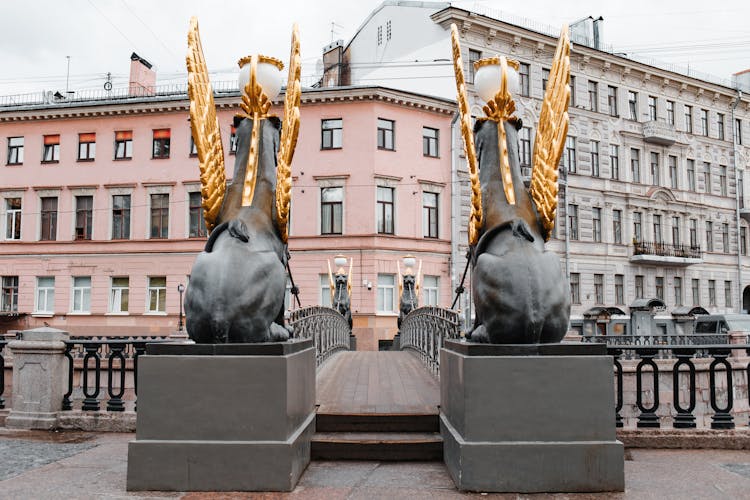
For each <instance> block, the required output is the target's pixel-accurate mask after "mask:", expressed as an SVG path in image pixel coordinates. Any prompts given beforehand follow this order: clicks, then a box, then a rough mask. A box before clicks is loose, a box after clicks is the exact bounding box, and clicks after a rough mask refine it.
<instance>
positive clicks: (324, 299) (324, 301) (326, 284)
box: [319, 274, 332, 307]
mask: <svg viewBox="0 0 750 500" xmlns="http://www.w3.org/2000/svg"><path fill="white" fill-rule="evenodd" d="M319 282H320V287H319V289H320V305H321V306H323V307H332V305H331V282H330V281H329V278H328V275H327V274H321V275H320V279H319Z"/></svg>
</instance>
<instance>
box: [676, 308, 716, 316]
mask: <svg viewBox="0 0 750 500" xmlns="http://www.w3.org/2000/svg"><path fill="white" fill-rule="evenodd" d="M696 314H708V311H706V310H705V309H703V308H702V307H701V306H683V307H678V308H677V309H674V310H672V316H695V315H696Z"/></svg>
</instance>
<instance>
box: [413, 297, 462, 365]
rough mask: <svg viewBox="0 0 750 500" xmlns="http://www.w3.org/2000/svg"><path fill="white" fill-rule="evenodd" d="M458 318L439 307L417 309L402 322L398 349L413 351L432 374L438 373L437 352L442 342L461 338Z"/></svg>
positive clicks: (454, 313)
mask: <svg viewBox="0 0 750 500" xmlns="http://www.w3.org/2000/svg"><path fill="white" fill-rule="evenodd" d="M460 326H461V325H460V319H459V314H458V312H456V311H453V310H451V309H445V308H442V307H433V306H426V307H419V308H417V309H414V310H413V311H412V312H410V313H409V314H407V315H406V317H405V318H404V320H403V321H402V322H401V331H400V336H401V349H411V350H413V351H415V352H416V353H417V354H418V355H419V357H420V358H421V359H422V362H423V363H424V364H425V365H426V366H427V368H429V369H430V370H432V371H433V372H434V373H439V372H440V349H441V348H442V347H443V345H444V344H445V339H455V338H459V336H460V333H461V331H460Z"/></svg>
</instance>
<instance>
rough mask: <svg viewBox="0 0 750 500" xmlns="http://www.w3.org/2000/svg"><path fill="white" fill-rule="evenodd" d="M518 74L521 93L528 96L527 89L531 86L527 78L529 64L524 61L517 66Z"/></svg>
mask: <svg viewBox="0 0 750 500" xmlns="http://www.w3.org/2000/svg"><path fill="white" fill-rule="evenodd" d="M518 75H519V76H520V83H521V95H522V96H527V97H528V96H529V93H530V92H529V89H530V88H531V85H530V79H529V65H528V64H526V63H521V64H520V66H519V68H518Z"/></svg>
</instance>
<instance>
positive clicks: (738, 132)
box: [8, 118, 742, 161]
mask: <svg viewBox="0 0 750 500" xmlns="http://www.w3.org/2000/svg"><path fill="white" fill-rule="evenodd" d="M734 141H735V142H736V143H737V144H739V145H740V146H742V120H741V119H740V118H735V119H734ZM22 142H23V141H22ZM22 154H23V153H22ZM8 157H10V155H9V156H8ZM21 161H23V158H21Z"/></svg>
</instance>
